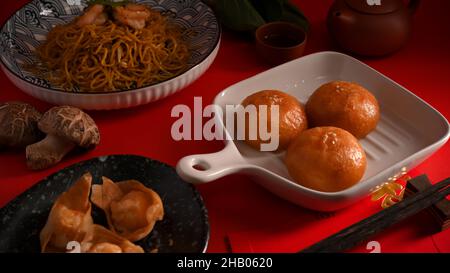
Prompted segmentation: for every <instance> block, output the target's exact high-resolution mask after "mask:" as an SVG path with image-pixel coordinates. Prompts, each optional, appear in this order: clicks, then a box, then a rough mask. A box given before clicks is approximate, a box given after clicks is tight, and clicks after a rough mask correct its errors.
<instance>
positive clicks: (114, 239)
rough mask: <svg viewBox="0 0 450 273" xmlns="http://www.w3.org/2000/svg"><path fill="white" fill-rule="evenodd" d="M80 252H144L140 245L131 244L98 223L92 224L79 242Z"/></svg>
mask: <svg viewBox="0 0 450 273" xmlns="http://www.w3.org/2000/svg"><path fill="white" fill-rule="evenodd" d="M81 252H82V253H144V250H143V249H142V247H140V246H137V245H135V244H133V243H132V242H130V241H128V240H127V239H125V238H123V237H121V236H119V235H117V234H116V233H114V232H112V231H110V230H109V229H106V228H104V227H102V226H99V225H94V226H93V228H92V230H91V232H89V233H88V234H87V236H86V238H85V239H84V241H83V242H81Z"/></svg>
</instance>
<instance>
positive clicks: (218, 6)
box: [214, 0, 265, 31]
mask: <svg viewBox="0 0 450 273" xmlns="http://www.w3.org/2000/svg"><path fill="white" fill-rule="evenodd" d="M214 6H215V11H216V13H217V15H218V16H219V19H220V21H221V22H222V24H223V25H224V26H225V27H227V28H229V29H232V30H235V31H253V30H255V29H256V28H258V27H259V26H261V25H263V24H264V23H265V21H264V19H263V17H262V16H261V15H260V14H259V13H258V11H257V10H256V9H255V8H254V7H253V5H252V4H251V3H250V0H216V1H215V5H214Z"/></svg>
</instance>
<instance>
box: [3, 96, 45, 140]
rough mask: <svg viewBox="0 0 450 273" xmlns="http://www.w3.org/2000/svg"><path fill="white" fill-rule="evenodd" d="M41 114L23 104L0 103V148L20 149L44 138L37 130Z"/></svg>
mask: <svg viewBox="0 0 450 273" xmlns="http://www.w3.org/2000/svg"><path fill="white" fill-rule="evenodd" d="M41 117H42V114H41V113H40V112H39V111H37V110H36V109H35V108H34V107H33V106H31V105H29V104H27V103H24V102H6V103H0V148H2V147H11V148H21V147H25V146H27V145H29V144H31V143H34V142H36V141H39V140H40V139H42V137H43V136H44V134H43V133H41V131H39V129H38V121H39V120H40V119H41Z"/></svg>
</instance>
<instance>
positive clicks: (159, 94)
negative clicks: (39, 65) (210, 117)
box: [0, 0, 221, 110]
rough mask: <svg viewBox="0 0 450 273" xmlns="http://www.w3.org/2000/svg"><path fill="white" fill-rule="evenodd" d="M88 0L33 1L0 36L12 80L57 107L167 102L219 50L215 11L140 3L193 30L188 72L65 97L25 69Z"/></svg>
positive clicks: (178, 1) (176, 3)
mask: <svg viewBox="0 0 450 273" xmlns="http://www.w3.org/2000/svg"><path fill="white" fill-rule="evenodd" d="M85 2H86V1H84V0H33V1H31V2H30V3H28V4H26V5H25V6H23V7H22V8H20V9H19V10H18V11H17V12H16V13H15V14H14V15H13V16H11V18H9V20H8V21H7V22H6V23H5V25H4V26H3V27H2V28H1V31H0V63H1V67H2V70H3V71H4V72H5V74H6V75H7V76H8V78H9V79H10V80H11V81H12V82H13V83H14V84H15V85H16V86H17V87H19V88H20V89H21V90H23V91H24V92H25V93H27V94H29V95H31V96H33V97H36V98H38V99H41V100H44V101H47V102H49V103H52V104H57V105H72V106H76V107H79V108H83V109H92V110H103V109H105V110H106V109H118V108H127V107H133V106H137V105H141V104H146V103H149V102H152V101H156V100H159V99H162V98H164V97H167V96H169V95H171V94H173V93H175V92H177V91H179V90H180V89H182V88H184V87H186V86H187V85H189V84H190V83H192V82H193V81H195V80H196V79H198V78H199V77H200V76H201V75H202V74H203V73H204V72H205V71H206V70H207V69H208V68H209V66H210V65H211V64H212V62H213V61H214V59H215V57H216V56H217V52H218V51H219V45H220V37H221V29H220V25H219V23H218V20H217V18H216V16H215V15H214V13H213V11H212V10H211V9H210V8H209V7H208V6H207V5H205V4H204V3H203V2H202V1H201V0H137V1H136V2H137V3H144V4H147V5H149V6H151V7H152V8H153V9H155V10H158V11H161V12H162V13H163V14H165V15H167V16H169V17H170V18H171V20H173V21H174V22H175V23H176V24H179V25H181V26H183V27H184V28H187V29H190V30H193V31H190V33H193V35H190V37H188V42H189V44H190V45H192V48H195V50H193V51H192V53H191V57H190V59H189V64H188V70H187V71H186V72H184V73H183V74H181V75H179V76H176V77H174V78H171V79H168V80H166V81H163V82H160V83H157V84H153V85H149V86H146V87H143V88H139V89H133V90H124V91H118V92H107V93H81V92H80V93H77V92H65V91H63V90H62V89H61V88H60V87H58V86H53V85H52V84H51V83H50V82H48V81H47V80H46V79H43V78H39V77H37V76H36V75H33V74H32V73H30V72H27V71H25V70H24V69H22V64H24V63H30V62H32V61H33V60H35V58H36V56H35V54H34V49H35V48H36V47H37V46H39V45H40V44H41V43H42V42H43V41H44V40H45V39H46V35H47V33H48V32H49V31H50V30H51V29H52V28H53V27H54V26H55V25H59V24H65V23H68V22H70V21H72V20H73V19H74V17H76V16H78V15H79V14H81V13H82V11H83V9H84V8H85V7H86V3H85Z"/></svg>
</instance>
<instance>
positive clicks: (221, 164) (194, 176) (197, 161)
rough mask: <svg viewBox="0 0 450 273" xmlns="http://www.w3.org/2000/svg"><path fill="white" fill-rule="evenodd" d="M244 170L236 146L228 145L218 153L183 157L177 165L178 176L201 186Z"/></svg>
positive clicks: (243, 162)
mask: <svg viewBox="0 0 450 273" xmlns="http://www.w3.org/2000/svg"><path fill="white" fill-rule="evenodd" d="M243 168H245V161H244V159H243V158H242V157H241V155H240V154H239V151H238V150H237V148H236V146H234V145H233V144H230V143H228V144H227V145H226V146H225V148H224V149H223V150H221V151H219V152H216V153H211V154H198V155H190V156H186V157H183V158H182V159H181V160H180V161H179V162H178V164H177V167H176V170H177V173H178V175H179V176H180V177H181V178H182V179H183V180H185V181H187V182H189V183H192V184H203V183H208V182H211V181H214V180H216V179H219V178H221V177H224V176H226V175H229V174H232V173H236V172H238V171H240V170H242V169H243Z"/></svg>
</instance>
